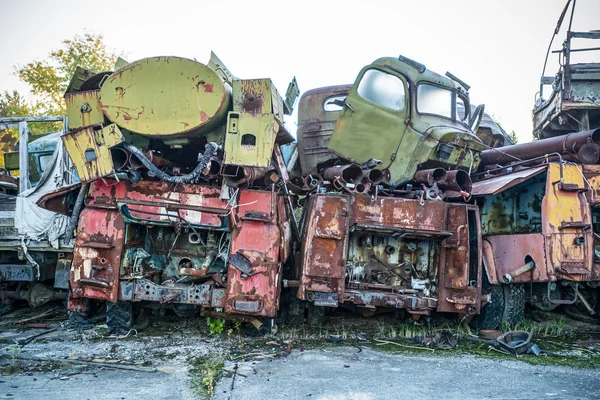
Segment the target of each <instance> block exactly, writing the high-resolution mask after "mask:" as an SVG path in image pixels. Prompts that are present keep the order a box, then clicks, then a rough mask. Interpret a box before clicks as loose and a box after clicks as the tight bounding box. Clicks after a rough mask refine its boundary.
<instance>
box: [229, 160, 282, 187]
mask: <svg viewBox="0 0 600 400" xmlns="http://www.w3.org/2000/svg"><path fill="white" fill-rule="evenodd" d="M271 171H273V168H267V167H242V166H240V165H231V164H230V165H226V166H225V167H224V168H223V179H225V181H226V182H227V183H229V184H231V185H236V186H239V185H244V184H247V183H252V182H254V181H256V180H258V179H260V178H263V177H265V176H266V175H267V174H268V173H269V172H271Z"/></svg>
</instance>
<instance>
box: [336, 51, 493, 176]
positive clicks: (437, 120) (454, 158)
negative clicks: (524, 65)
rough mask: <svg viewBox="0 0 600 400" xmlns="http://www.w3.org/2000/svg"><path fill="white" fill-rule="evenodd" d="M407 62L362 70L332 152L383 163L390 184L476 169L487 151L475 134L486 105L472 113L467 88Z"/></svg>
mask: <svg viewBox="0 0 600 400" xmlns="http://www.w3.org/2000/svg"><path fill="white" fill-rule="evenodd" d="M447 75H449V76H450V77H452V78H453V79H451V78H448V77H445V76H441V75H439V74H436V73H435V72H433V71H430V70H428V69H427V68H426V67H425V66H424V65H422V64H420V63H417V62H415V61H413V60H410V59H408V58H405V57H402V56H400V57H398V58H392V57H383V58H379V59H377V60H375V61H374V62H373V63H372V64H370V65H368V66H366V67H364V68H363V69H362V70H361V71H360V73H359V74H358V77H357V78H356V81H355V82H354V85H353V86H352V89H351V90H350V93H349V94H348V97H347V98H346V99H345V100H344V101H343V102H340V105H341V106H343V110H342V113H341V115H340V118H339V119H338V122H337V124H336V126H335V128H334V130H333V134H332V136H331V140H330V141H329V150H330V151H332V152H333V153H335V154H336V155H338V156H339V157H341V158H343V159H347V160H350V161H353V162H356V163H358V164H362V163H364V162H367V161H368V160H370V159H376V160H379V161H381V167H380V168H381V169H388V170H389V171H390V176H391V179H390V184H392V185H402V184H404V183H407V182H409V181H411V180H412V179H413V177H414V174H415V172H417V170H422V169H428V168H436V167H442V168H446V169H457V168H464V169H473V168H477V166H478V164H479V152H480V151H481V150H482V149H483V148H484V145H483V143H482V141H481V140H480V139H479V138H478V137H477V136H476V135H475V134H474V132H476V131H477V128H478V125H479V122H480V121H481V118H482V116H483V106H480V107H478V108H477V110H476V111H475V112H474V113H473V114H471V113H466V114H463V118H461V117H460V116H459V113H458V112H457V109H458V108H459V106H460V105H461V104H462V107H463V109H465V110H470V104H469V96H468V88H469V86H468V85H466V84H464V83H463V82H460V80H458V79H457V78H455V77H454V76H452V75H451V74H447Z"/></svg>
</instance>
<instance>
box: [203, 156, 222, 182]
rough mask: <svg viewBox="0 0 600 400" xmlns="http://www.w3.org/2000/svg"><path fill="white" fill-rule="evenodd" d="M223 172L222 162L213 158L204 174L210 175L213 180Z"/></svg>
mask: <svg viewBox="0 0 600 400" xmlns="http://www.w3.org/2000/svg"><path fill="white" fill-rule="evenodd" d="M220 172H221V160H219V158H218V157H216V156H212V157H211V158H210V162H209V164H208V167H207V168H206V169H205V170H204V172H202V173H203V174H204V175H208V176H209V177H211V178H215V177H217V176H218V175H219V173H220Z"/></svg>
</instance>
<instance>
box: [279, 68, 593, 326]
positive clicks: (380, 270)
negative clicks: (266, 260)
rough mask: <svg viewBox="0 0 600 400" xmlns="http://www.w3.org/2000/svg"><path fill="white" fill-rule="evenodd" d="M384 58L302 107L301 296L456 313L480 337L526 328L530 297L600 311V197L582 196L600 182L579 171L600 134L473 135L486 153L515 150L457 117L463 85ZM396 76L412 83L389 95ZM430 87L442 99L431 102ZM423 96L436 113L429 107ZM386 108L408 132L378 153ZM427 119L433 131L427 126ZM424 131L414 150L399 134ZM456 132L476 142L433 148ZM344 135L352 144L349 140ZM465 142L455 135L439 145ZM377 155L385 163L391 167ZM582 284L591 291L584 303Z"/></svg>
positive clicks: (329, 302) (588, 169) (373, 308)
mask: <svg viewBox="0 0 600 400" xmlns="http://www.w3.org/2000/svg"><path fill="white" fill-rule="evenodd" d="M382 61H383V60H378V61H376V62H375V63H374V64H372V65H370V66H367V67H365V68H364V69H363V71H361V73H360V74H359V76H358V78H357V80H356V82H355V84H354V85H353V86H350V85H343V86H333V87H326V88H319V89H315V90H312V91H309V92H307V93H305V94H304V95H303V96H302V98H301V100H300V106H299V109H300V110H299V129H298V149H299V151H298V154H299V157H300V163H301V168H300V169H299V170H298V168H296V171H295V173H296V175H297V176H298V177H300V176H301V177H303V179H302V180H300V179H297V180H296V183H297V184H298V185H301V186H302V189H303V190H305V191H306V192H308V193H309V196H308V198H307V200H306V205H305V211H304V212H305V216H304V218H303V236H302V237H303V243H302V254H301V261H302V262H301V268H302V271H301V272H300V273H299V276H300V279H301V284H300V288H299V291H298V296H299V297H300V298H301V299H305V300H308V301H310V302H313V304H315V305H320V306H330V307H336V306H344V307H349V308H353V309H356V310H358V311H360V312H362V313H363V314H367V315H368V314H373V313H375V312H377V311H378V310H386V309H387V310H389V309H394V308H403V309H406V310H407V311H408V312H409V313H410V314H412V315H414V316H418V315H419V314H428V313H430V312H431V311H434V310H435V311H446V312H456V313H459V314H466V315H469V316H470V317H474V318H473V320H472V322H473V323H474V325H475V326H477V327H479V328H486V329H491V328H496V327H497V326H498V325H499V324H500V323H502V322H504V323H508V324H514V323H516V322H518V321H519V320H520V319H521V318H522V316H523V312H524V306H525V302H526V301H528V302H530V303H531V304H533V305H535V306H537V307H540V308H543V309H553V308H555V307H557V306H559V305H561V304H573V303H575V302H576V301H577V302H579V303H581V304H583V305H584V308H585V309H586V310H587V311H589V312H590V313H594V312H597V308H596V310H594V303H596V297H597V293H596V289H595V287H596V286H597V284H598V282H597V281H598V279H600V275H599V273H600V270H598V269H597V267H596V265H595V263H596V262H600V260H599V259H598V257H594V251H593V242H594V241H593V238H592V235H593V234H594V233H593V230H592V215H593V214H594V211H593V209H590V205H594V204H597V202H598V201H592V200H586V196H584V195H583V194H582V193H584V192H586V193H593V191H590V190H588V189H590V188H589V186H590V185H592V186H594V184H595V185H598V184H600V179H598V177H597V175H598V173H600V169H599V168H596V166H595V165H582V164H581V162H582V161H583V160H587V162H588V163H597V162H598V158H597V157H596V159H592V158H591V156H590V155H589V154H588V153H589V152H586V151H585V149H586V148H587V147H590V146H596V145H597V144H598V143H599V142H598V140H599V139H600V131H589V132H579V133H574V134H572V135H569V136H568V137H563V138H555V139H547V140H541V141H538V142H536V143H525V144H520V145H512V146H508V147H503V148H500V149H498V148H492V149H490V150H486V151H483V152H480V149H481V148H482V146H481V145H480V144H479V143H478V142H477V139H476V138H475V137H474V134H473V133H474V132H476V135H477V137H479V138H480V139H481V140H482V142H483V143H485V144H486V145H487V146H488V147H496V146H501V145H503V144H510V141H509V140H507V139H508V138H506V137H505V135H502V132H503V131H502V130H501V128H499V127H497V126H496V127H495V126H493V125H492V124H489V122H488V126H485V127H483V126H482V124H479V122H480V121H481V120H483V119H484V117H483V116H482V115H483V113H481V111H480V110H478V111H477V112H476V113H474V114H475V115H476V117H473V116H469V115H468V114H464V113H463V115H464V117H463V118H464V120H465V121H467V122H472V124H471V126H470V127H468V124H465V122H464V121H463V122H461V121H460V120H459V118H458V116H457V108H455V105H456V104H457V100H456V98H460V97H461V96H462V99H461V100H462V102H463V104H465V106H464V107H462V109H463V110H468V109H469V108H468V107H469V104H468V97H466V93H465V92H464V89H462V90H463V91H461V90H459V89H457V88H460V87H461V86H462V88H467V89H468V87H467V86H466V85H465V84H464V83H462V82H460V81H458V80H457V79H456V78H455V77H452V75H451V74H450V77H452V79H445V78H444V77H440V76H439V75H436V74H433V73H431V72H429V71H426V69H425V67H422V66H420V64H416V63H414V62H412V61H407V60H406V59H404V58H402V57H401V58H400V59H399V60H393V59H385V63H387V66H386V65H385V63H384V62H382ZM372 70H376V71H377V72H369V71H372ZM374 74H377V75H380V76H385V78H384V79H385V80H386V81H385V82H386V83H385V84H381V83H379V84H377V83H373V81H372V80H370V76H373V75H374ZM384 74H386V75H384ZM388 76H395V77H397V78H393V79H392V78H391V77H388ZM395 80H398V81H399V82H404V80H406V81H407V83H408V84H403V83H402V84H400V83H399V84H397V86H396V88H397V89H398V93H399V95H398V94H396V97H395V99H396V100H391V99H394V97H393V96H392V95H391V94H390V91H392V90H393V88H394V84H393V83H392V82H394V81H395ZM459 82H460V83H459ZM371 84H373V85H378V86H375V87H376V88H377V90H378V92H374V91H370V89H369V87H368V85H371ZM434 84H435V88H436V89H435V90H436V91H438V92H441V93H440V94H438V95H436V96H431V97H425V96H427V95H428V94H429V93H428V91H430V90H433V89H430V88H429V87H428V86H434ZM421 85H424V88H420V86H421ZM459 85H460V86H459ZM407 86H408V87H409V88H410V90H406V89H405V88H406V87H407ZM442 93H445V94H444V95H445V101H441V99H443V97H442V95H441V94H442ZM421 95H423V96H424V97H425V98H421V97H420V96H421ZM398 98H401V101H398ZM427 101H431V102H433V103H434V104H433V105H435V106H436V108H435V112H429V113H427V112H425V110H427V109H428V107H430V106H429V105H427V104H425V103H426V102H427ZM398 104H401V105H400V106H399V105H398ZM433 105H431V107H433ZM442 105H446V108H443V107H442ZM394 108H395V109H396V111H394ZM404 109H406V111H404V112H402V111H401V110H404ZM398 111H400V112H398ZM360 113H363V115H364V116H365V117H364V118H363V119H361V120H359V119H358V118H359V116H360ZM380 113H384V114H386V118H389V119H393V118H394V117H396V118H398V120H397V121H396V125H394V123H391V122H389V125H388V126H399V127H400V128H399V129H400V130H399V131H398V130H396V131H395V133H396V136H393V135H391V134H390V135H389V138H390V139H389V141H388V143H387V145H384V146H382V147H379V146H371V145H370V144H369V143H370V142H371V141H372V140H373V139H371V138H373V137H377V138H378V139H379V138H381V139H385V138H386V137H387V136H385V135H384V133H383V130H385V126H386V125H381V126H379V125H377V123H378V121H382V119H381V118H377V119H372V120H368V118H370V117H369V116H373V115H376V114H380ZM394 113H396V114H394ZM424 122H427V123H428V125H426V128H423V127H422V126H421V125H420V124H423V123H424ZM403 124H406V128H405V127H404V125H403ZM357 126H360V129H358V128H356V127H357ZM469 128H470V132H469V131H467V133H465V132H464V131H465V130H467V129H469ZM426 129H428V131H427V132H429V134H427V133H425V134H424V135H422V136H421V137H420V138H417V139H414V141H413V142H411V140H410V139H409V140H405V139H404V138H403V135H406V133H405V130H406V131H409V130H414V131H416V132H419V131H420V132H426ZM452 129H454V130H456V131H457V132H460V134H462V135H464V136H465V137H466V138H468V140H465V141H463V142H462V143H460V142H459V143H456V142H454V143H452V144H448V143H445V142H444V140H442V139H438V141H437V142H436V141H434V140H433V139H432V135H433V134H432V132H436V131H438V132H439V131H442V132H445V133H449V132H452ZM380 130H381V131H380ZM373 131H375V134H373V133H372V132H373ZM348 132H349V133H348ZM398 132H400V133H398ZM494 132H495V133H494ZM410 133H412V134H414V132H410ZM340 135H347V137H348V138H349V139H348V140H346V141H343V142H342V140H341V139H339V137H340ZM361 135H362V137H361ZM336 137H337V138H338V140H334V139H335V138H336ZM458 137H460V136H459V135H456V136H454V135H452V134H449V135H448V136H446V137H445V140H449V138H450V139H454V140H456V139H457V138H458ZM392 140H396V141H398V142H400V145H397V144H396V143H395V142H393V141H392ZM420 141H424V142H427V141H429V142H433V144H435V143H438V144H437V149H438V150H437V153H436V152H435V149H436V147H434V145H433V144H432V143H430V144H429V147H430V150H429V152H425V153H420V154H421V155H420V156H418V155H416V154H417V152H418V151H422V150H420V147H421V143H420ZM402 143H404V145H403V144H402ZM461 144H462V145H463V146H464V147H463V148H461ZM431 148H433V149H434V150H431ZM582 148H583V149H584V150H583V151H580V150H581V149H582ZM396 149H397V150H396ZM440 149H451V150H456V151H462V152H463V154H464V153H466V154H469V157H464V156H463V157H462V158H454V160H456V161H455V162H454V164H453V163H451V162H449V161H445V160H453V159H452V158H451V156H450V154H448V155H446V158H445V159H444V158H440V154H439V153H440ZM394 150H395V151H396V153H394ZM467 151H468V153H467ZM385 152H388V153H385ZM390 153H391V155H390ZM552 153H554V154H552ZM573 153H574V154H573ZM423 154H425V155H423ZM561 154H562V155H561ZM582 154H583V156H582ZM586 154H587V157H586ZM596 154H597V153H596ZM375 156H379V157H384V159H385V157H387V156H389V161H388V162H387V163H388V164H387V165H385V164H383V162H382V163H380V160H374V159H373V158H371V157H375ZM398 158H399V159H400V160H401V161H400V162H402V160H403V159H404V160H408V161H405V165H406V166H407V167H406V168H414V167H412V166H411V163H412V165H416V172H414V176H413V177H412V179H409V178H408V177H409V176H410V174H411V173H412V170H411V173H407V172H405V170H403V169H402V168H400V169H395V168H394V167H393V165H394V163H395V162H396V160H397V159H398ZM566 160H569V161H570V162H569V163H566ZM461 161H462V165H461V164H460V162H461ZM465 161H467V162H468V164H465ZM573 161H576V162H577V163H578V164H575V163H574V162H573ZM444 162H446V164H445V163H444ZM509 164H510V165H509ZM290 167H292V166H290ZM373 167H374V168H375V169H371V168H373ZM456 167H462V168H464V169H465V170H466V169H467V168H468V171H469V172H472V173H473V174H472V176H473V177H474V178H475V179H476V181H475V182H474V183H471V180H470V179H469V175H470V174H467V172H466V171H465V170H460V169H459V170H455V171H450V172H449V171H447V170H446V169H452V168H456ZM465 167H467V168H465ZM380 168H383V169H382V170H379V169H380ZM421 168H428V169H426V170H421ZM478 168H479V169H480V172H477V171H478ZM582 169H583V174H582ZM394 172H395V173H396V177H394ZM584 175H585V176H587V177H588V178H587V180H586V178H584ZM449 179H450V180H449ZM594 179H598V180H594ZM407 180H408V182H406V181H407ZM380 182H391V183H392V184H391V185H381V184H380ZM590 182H591V183H590ZM461 195H462V196H461ZM461 197H464V199H461ZM588 198H589V196H588ZM442 200H444V201H442ZM464 200H468V203H466V202H465V201H464ZM480 210H481V211H480ZM480 213H481V217H480ZM594 229H595V226H594ZM482 259H483V265H482ZM525 283H528V284H529V285H527V286H526V285H525ZM526 288H528V289H529V290H528V293H527V294H526V290H525V289H526ZM580 288H587V289H590V290H587V291H586V292H585V293H587V294H588V295H587V296H586V295H584V294H583V293H582V290H578V289H580ZM478 313H479V315H476V314H478Z"/></svg>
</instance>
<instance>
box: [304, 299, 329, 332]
mask: <svg viewBox="0 0 600 400" xmlns="http://www.w3.org/2000/svg"><path fill="white" fill-rule="evenodd" d="M306 308H307V311H308V313H307V315H306V322H307V323H308V326H311V327H314V328H320V327H321V326H323V323H324V322H325V307H319V306H315V304H314V303H312V302H308V304H307V307H306Z"/></svg>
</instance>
